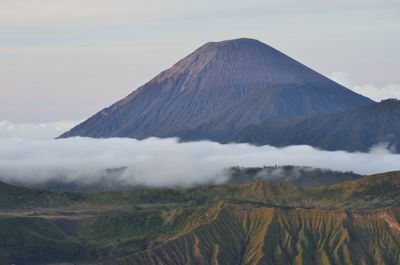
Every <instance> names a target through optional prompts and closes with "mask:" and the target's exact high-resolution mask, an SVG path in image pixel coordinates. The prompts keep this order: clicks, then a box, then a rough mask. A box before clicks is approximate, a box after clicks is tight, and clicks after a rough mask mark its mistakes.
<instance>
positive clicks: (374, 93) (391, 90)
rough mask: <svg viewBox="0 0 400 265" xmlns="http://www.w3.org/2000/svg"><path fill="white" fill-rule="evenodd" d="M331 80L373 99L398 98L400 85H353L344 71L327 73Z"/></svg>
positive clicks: (399, 97) (399, 96)
mask: <svg viewBox="0 0 400 265" xmlns="http://www.w3.org/2000/svg"><path fill="white" fill-rule="evenodd" d="M329 78H330V79H332V80H333V81H335V82H337V83H339V84H341V85H343V86H345V87H347V88H350V89H351V90H353V91H354V92H357V93H359V94H361V95H364V96H367V97H369V98H371V99H373V100H375V101H381V100H383V99H388V98H396V99H400V85H398V84H388V85H386V86H384V87H377V86H375V85H374V84H372V83H369V84H364V85H354V83H353V81H352V79H351V78H350V76H349V74H347V73H344V72H334V73H332V74H331V75H329Z"/></svg>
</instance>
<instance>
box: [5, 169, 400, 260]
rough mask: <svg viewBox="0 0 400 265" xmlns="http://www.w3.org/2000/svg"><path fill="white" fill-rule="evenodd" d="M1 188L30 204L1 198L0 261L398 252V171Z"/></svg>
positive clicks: (383, 256)
mask: <svg viewBox="0 0 400 265" xmlns="http://www.w3.org/2000/svg"><path fill="white" fill-rule="evenodd" d="M1 187H2V191H3V192H2V193H0V199H1V200H2V201H3V202H7V201H8V202H9V203H12V202H13V201H12V197H10V196H9V194H12V193H13V194H15V198H27V199H28V198H29V200H30V203H29V204H15V205H14V207H13V208H12V209H10V207H9V205H8V204H7V203H5V204H1V205H0V238H1V240H0V264H11V263H14V264H51V263H56V262H70V263H71V264H72V263H74V264H77V263H85V264H141V265H143V264H154V265H155V264H157V265H158V264H165V265H169V264H249V265H250V264H276V265H280V264H282V265H284V264H285V265H286V264H296V265H297V264H298V265H300V264H316V265H319V264H321V265H325V264H331V265H333V264H337V265H339V264H340V265H356V264H357V265H358V264H371V265H373V264H382V265H387V264H393V265H394V264H398V260H399V257H400V245H399V242H400V225H399V222H400V172H390V173H385V174H378V175H373V176H367V177H363V178H360V179H357V180H354V181H347V182H342V183H338V184H335V185H331V186H320V187H300V186H296V185H294V184H292V183H288V182H283V181H266V182H265V181H264V182H262V181H260V182H254V183H245V184H226V185H214V186H203V187H196V188H191V189H135V190H128V191H114V192H95V193H72V194H74V195H75V196H71V195H72V194H71V193H55V192H41V193H42V194H44V198H46V199H43V197H38V199H36V197H35V196H32V194H34V193H38V191H33V190H29V189H23V188H17V187H13V186H9V185H5V184H4V185H2V186H1ZM4 194H6V195H4ZM60 198H63V199H62V200H61V199H60ZM49 201H51V202H54V203H53V204H49Z"/></svg>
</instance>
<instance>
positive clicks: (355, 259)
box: [121, 205, 400, 265]
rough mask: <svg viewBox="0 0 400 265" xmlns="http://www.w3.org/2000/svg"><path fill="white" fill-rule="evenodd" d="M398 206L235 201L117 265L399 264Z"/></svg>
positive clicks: (399, 233) (399, 228)
mask: <svg viewBox="0 0 400 265" xmlns="http://www.w3.org/2000/svg"><path fill="white" fill-rule="evenodd" d="M399 213H400V211H399V209H395V210H378V211H372V212H357V211H354V212H347V211H344V210H338V211H332V210H320V209H291V210H288V209H286V210H285V209H278V208H265V207H252V206H246V205H234V206H227V207H225V208H223V209H222V210H221V211H220V212H219V213H218V215H217V216H216V218H215V219H214V220H212V221H211V222H210V223H207V224H204V225H201V226H199V227H197V228H195V229H193V230H192V231H190V232H189V233H187V234H185V235H184V236H182V237H179V238H177V239H174V240H171V241H168V242H166V243H164V244H163V245H161V246H159V247H156V248H153V249H150V250H146V251H142V252H139V253H136V254H134V255H132V256H130V257H128V258H125V259H124V260H123V261H122V262H121V264H220V265H223V264H226V265H234V264H238V265H239V264H274V265H280V264H282V265H286V264H296V265H301V264H324V265H325V264H332V265H333V264H338V265H346V264H348V265H353V264H393V265H394V264H398V261H399V258H400V246H399V242H400V226H399V223H398V222H399V219H398V218H399Z"/></svg>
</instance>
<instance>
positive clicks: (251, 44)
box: [61, 39, 373, 142]
mask: <svg viewBox="0 0 400 265" xmlns="http://www.w3.org/2000/svg"><path fill="white" fill-rule="evenodd" d="M372 103H373V101H371V100H370V99H368V98H366V97H363V96H361V95H359V94H356V93H354V92H352V91H351V90H349V89H346V88H345V87H343V86H341V85H339V84H337V83H335V82H333V81H332V80H330V79H328V78H326V77H324V76H322V75H321V74H319V73H317V72H315V71H313V70H311V69H310V68H308V67H306V66H304V65H302V64H301V63H299V62H297V61H295V60H293V59H292V58H290V57H288V56H286V55H285V54H283V53H281V52H279V51H277V50H275V49H274V48H272V47H270V46H268V45H266V44H264V43H261V42H259V41H257V40H253V39H236V40H228V41H222V42H210V43H207V44H205V45H203V46H202V47H200V48H198V49H197V50H196V51H194V52H193V53H192V54H190V55H188V56H187V57H185V58H184V59H182V60H180V61H179V62H178V63H176V64H175V65H174V66H172V67H171V68H170V69H168V70H166V71H164V72H162V73H160V74H159V75H157V76H156V77H154V78H153V79H152V80H150V81H149V82H148V83H146V84H145V85H143V86H142V87H140V88H138V89H137V90H135V91H133V92H132V93H131V94H130V95H129V96H127V97H126V98H124V99H122V100H120V101H118V102H117V103H115V104H113V105H111V106H110V107H108V108H105V109H103V110H102V111H100V112H99V113H97V114H95V115H94V116H92V117H91V118H89V119H88V120H86V121H84V122H83V123H81V124H79V125H78V126H76V127H75V128H73V129H71V130H70V131H68V132H66V133H64V134H63V135H62V136H61V137H71V136H88V137H99V138H103V137H132V138H138V139H143V138H147V137H150V136H158V137H170V136H178V137H182V138H185V139H211V140H216V141H219V142H227V141H231V139H232V136H233V135H234V134H236V133H237V132H238V131H240V130H242V129H244V128H245V127H247V126H249V125H253V124H261V123H263V122H266V121H269V120H270V119H272V118H281V117H298V116H305V115H314V114H322V113H330V112H336V111H345V110H350V109H354V108H356V107H360V106H366V105H369V104H372Z"/></svg>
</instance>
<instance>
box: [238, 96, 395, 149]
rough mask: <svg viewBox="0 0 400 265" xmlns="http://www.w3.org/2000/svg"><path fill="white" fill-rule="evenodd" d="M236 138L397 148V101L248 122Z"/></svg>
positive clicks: (334, 146) (331, 146)
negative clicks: (263, 122) (343, 110)
mask: <svg viewBox="0 0 400 265" xmlns="http://www.w3.org/2000/svg"><path fill="white" fill-rule="evenodd" d="M235 140H236V141H238V142H250V143H255V144H261V145H264V144H270V145H275V146H286V145H298V144H306V145H311V146H316V147H319V148H322V149H327V150H347V151H368V150H369V149H370V148H371V147H373V146H374V145H377V144H383V145H385V146H387V147H389V148H390V149H391V150H392V151H393V152H397V153H398V152H400V101H398V100H395V99H389V100H384V101H382V102H380V103H376V104H373V105H369V106H365V107H360V108H357V109H355V110H351V111H347V112H337V113H332V114H326V115H320V116H315V117H308V118H300V119H281V120H277V121H276V122H275V123H274V124H273V126H271V124H270V123H265V124H260V125H254V126H249V127H247V128H245V129H243V130H242V131H241V132H239V133H238V134H237V136H236V138H235Z"/></svg>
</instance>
